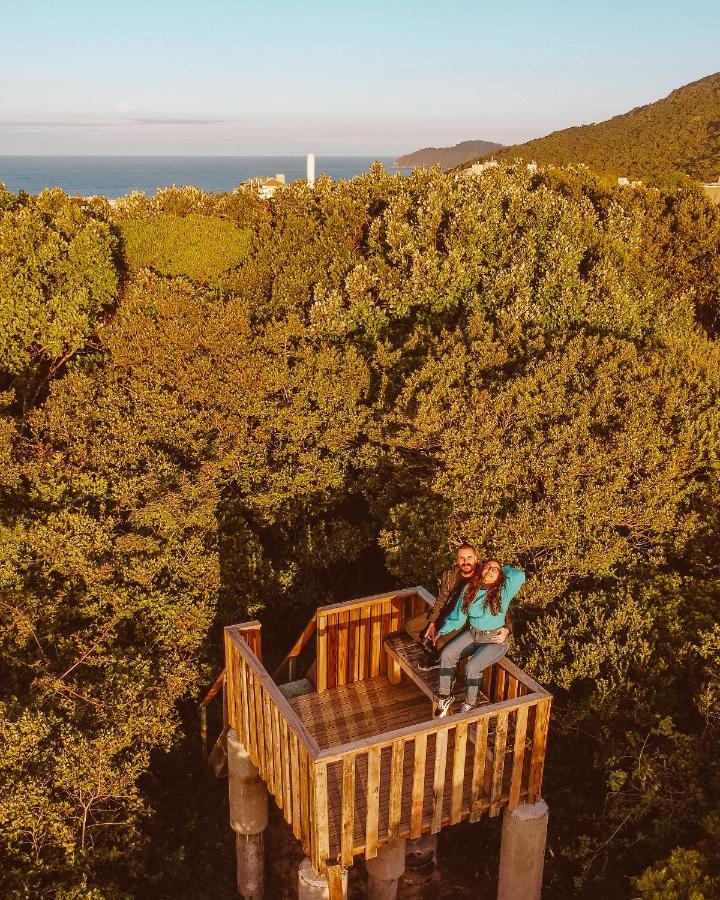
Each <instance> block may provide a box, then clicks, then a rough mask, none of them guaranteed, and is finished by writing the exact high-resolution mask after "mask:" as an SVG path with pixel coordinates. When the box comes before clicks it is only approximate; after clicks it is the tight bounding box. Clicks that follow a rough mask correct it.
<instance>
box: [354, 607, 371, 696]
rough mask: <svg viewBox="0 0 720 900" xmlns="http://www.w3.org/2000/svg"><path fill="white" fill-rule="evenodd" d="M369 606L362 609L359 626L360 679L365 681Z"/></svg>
mask: <svg viewBox="0 0 720 900" xmlns="http://www.w3.org/2000/svg"><path fill="white" fill-rule="evenodd" d="M369 615H370V610H369V607H363V608H362V609H361V610H360V620H359V622H358V626H357V654H358V661H357V662H358V676H357V677H358V681H364V680H365V678H367V673H368V649H367V647H368V617H369Z"/></svg>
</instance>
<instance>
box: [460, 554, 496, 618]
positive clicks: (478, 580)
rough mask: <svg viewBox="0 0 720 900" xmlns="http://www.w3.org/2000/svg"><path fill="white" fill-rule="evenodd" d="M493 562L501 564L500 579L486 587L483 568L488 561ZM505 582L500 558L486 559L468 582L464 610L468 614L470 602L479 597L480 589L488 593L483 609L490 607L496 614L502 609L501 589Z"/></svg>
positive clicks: (493, 613)
mask: <svg viewBox="0 0 720 900" xmlns="http://www.w3.org/2000/svg"><path fill="white" fill-rule="evenodd" d="M491 562H494V563H497V564H498V566H500V574H499V575H498V579H497V581H496V582H495V583H494V584H491V585H488V586H487V587H486V586H485V585H483V580H482V570H483V569H484V568H485V566H486V565H487V564H488V563H491ZM504 582H505V573H504V572H503V570H502V565H501V563H500V560H499V559H486V560H485V562H484V563H483V564H482V565H478V567H477V568H476V569H475V572H474V574H473V576H472V578H471V579H470V581H469V582H468V586H467V588H466V589H465V596H464V597H463V604H462V611H463V612H464V613H466V614H467V611H468V610H469V609H470V604H471V603H472V602H473V600H474V599H475V597H477V594H478V591H481V590H484V591H485V592H486V593H485V599H484V601H483V609H489V610H490V612H491V613H492V615H494V616H496V615H497V614H498V613H499V612H500V610H501V609H502V597H501V591H502V586H503V584H504Z"/></svg>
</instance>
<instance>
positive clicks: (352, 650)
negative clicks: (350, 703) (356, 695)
mask: <svg viewBox="0 0 720 900" xmlns="http://www.w3.org/2000/svg"><path fill="white" fill-rule="evenodd" d="M361 612H362V610H361V609H360V607H355V609H351V610H350V618H349V620H348V681H352V682H355V681H358V680H359V677H360V676H359V660H360V657H359V653H358V620H359V618H360V614H361Z"/></svg>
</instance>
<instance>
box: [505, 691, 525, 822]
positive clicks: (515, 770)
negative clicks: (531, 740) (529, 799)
mask: <svg viewBox="0 0 720 900" xmlns="http://www.w3.org/2000/svg"><path fill="white" fill-rule="evenodd" d="M527 717H528V708H527V705H525V706H521V707H519V709H518V711H517V719H516V720H515V742H514V744H513V766H512V777H511V779H510V798H509V800H508V809H511V810H513V809H515V807H516V806H517V805H518V803H519V802H520V789H521V787H522V773H523V762H524V760H525V734H526V731H527Z"/></svg>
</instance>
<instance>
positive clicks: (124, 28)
mask: <svg viewBox="0 0 720 900" xmlns="http://www.w3.org/2000/svg"><path fill="white" fill-rule="evenodd" d="M0 12H2V18H1V21H2V43H1V46H2V51H1V52H0V154H15V153H17V154H26V153H36V154H41V153H58V154H71V153H86V154H95V153H97V154H162V153H176V154H207V155H215V154H217V155H225V154H227V155H254V154H303V153H305V152H306V151H308V150H314V151H315V152H317V153H319V154H321V155H329V154H349V155H353V154H355V155H376V156H385V155H388V156H392V155H396V154H399V153H403V152H406V151H410V150H414V149H417V148H418V147H422V146H427V145H437V146H440V145H449V144H454V143H456V142H458V141H461V140H468V139H487V140H495V141H500V142H501V143H506V144H509V143H517V142H518V141H522V140H527V139H529V138H531V137H537V136H540V135H543V134H547V133H549V132H550V131H554V130H556V129H558V128H564V127H567V126H569V125H576V124H583V123H587V122H596V121H601V120H603V119H605V118H608V117H609V116H611V115H615V114H617V113H621V112H626V111H627V110H628V109H631V108H633V107H635V106H639V105H642V104H644V103H649V102H652V101H654V100H657V99H659V98H660V97H663V96H665V95H666V94H668V93H669V92H670V91H671V90H672V89H673V88H675V87H679V86H680V85H683V84H686V83H688V82H690V81H694V80H696V79H698V78H701V77H703V76H704V75H709V74H711V73H712V72H715V71H717V70H719V69H720V3H718V2H717V0H716V2H695V0H687V2H685V3H683V4H681V3H679V2H674V3H668V2H665V0H646V2H637V0H635V2H634V0H627V2H622V3H620V2H615V0H610V2H608V0H606V2H604V3H593V4H586V3H583V2H582V0H572V2H569V0H562V2H552V3H550V2H542V0H535V2H526V0H516V2H514V3H506V4H501V3H498V2H497V0H492V2H486V0H446V2H444V3H443V2H438V0H432V2H426V0H417V2H409V0H407V2H406V0H385V2H380V0H364V2H353V3H351V2H345V0H332V2H330V0H319V2H318V0H304V2H301V0H266V2H265V3H260V2H252V3H248V2H244V0H234V2H229V0H207V2H205V3H201V2H199V0H193V2H186V0H173V2H169V0H125V2H122V3H110V2H103V0H63V2H60V0H20V2H17V0H15V2H13V0H0Z"/></svg>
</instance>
